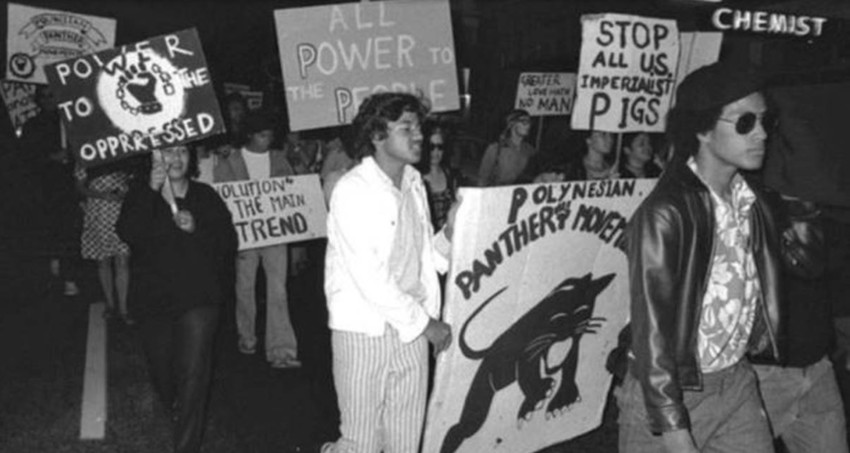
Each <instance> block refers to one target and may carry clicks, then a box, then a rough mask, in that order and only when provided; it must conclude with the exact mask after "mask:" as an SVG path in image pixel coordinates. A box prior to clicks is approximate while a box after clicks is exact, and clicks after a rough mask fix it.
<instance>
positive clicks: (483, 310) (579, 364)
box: [423, 179, 655, 453]
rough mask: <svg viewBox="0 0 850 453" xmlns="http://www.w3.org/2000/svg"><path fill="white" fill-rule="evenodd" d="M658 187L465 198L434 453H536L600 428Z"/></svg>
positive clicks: (466, 194) (623, 183)
mask: <svg viewBox="0 0 850 453" xmlns="http://www.w3.org/2000/svg"><path fill="white" fill-rule="evenodd" d="M654 184H655V181H654V180H635V179H620V180H604V181H582V182H570V183H559V184H538V185H526V186H512V187H499V188H488V189H462V190H461V193H460V198H461V199H462V200H463V202H462V203H461V205H460V208H459V210H458V213H457V220H456V223H455V232H454V237H453V240H452V246H453V249H452V270H451V273H450V275H449V278H448V281H447V287H446V303H445V306H444V318H445V320H446V321H447V322H448V323H449V324H450V325H451V328H452V332H453V333H454V339H453V341H452V345H451V346H450V347H449V349H448V350H447V351H446V352H445V353H443V354H441V355H440V356H439V357H438V359H437V360H438V361H437V369H436V377H435V388H434V393H433V396H432V398H431V401H430V403H429V410H428V423H427V426H426V432H425V444H424V447H425V448H424V450H423V451H424V453H434V452H438V451H439V452H440V453H454V452H476V453H477V452H482V451H505V452H512V453H531V452H536V451H538V450H540V449H542V448H544V447H546V446H548V445H552V444H555V443H558V442H563V441H565V440H567V439H570V438H572V437H575V436H577V435H580V434H582V433H584V432H587V431H589V430H591V429H593V428H595V427H596V426H599V424H600V423H601V422H602V411H603V409H604V406H605V399H606V395H607V393H608V387H609V385H610V382H611V375H610V374H609V373H608V372H607V371H606V370H605V360H606V357H607V355H608V353H609V352H610V351H611V350H612V349H613V348H614V347H615V346H616V344H617V335H618V334H619V332H620V330H621V329H622V328H623V327H624V326H625V324H626V321H627V318H628V300H629V296H628V278H627V264H626V256H625V254H624V253H623V252H622V251H621V250H620V249H619V248H618V247H619V244H620V241H621V240H622V238H623V232H624V229H625V226H626V221H627V219H628V218H629V217H630V216H631V215H632V213H633V212H634V210H635V209H636V208H637V206H638V204H639V203H640V201H641V200H642V199H643V197H645V196H646V195H647V194H648V193H649V191H650V190H651V189H652V187H653V185H654Z"/></svg>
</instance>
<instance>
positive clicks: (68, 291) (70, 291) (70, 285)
mask: <svg viewBox="0 0 850 453" xmlns="http://www.w3.org/2000/svg"><path fill="white" fill-rule="evenodd" d="M62 295H63V296H67V297H74V296H79V295H80V288H78V287H77V283H76V282H72V281H66V282H65V289H64V291H62Z"/></svg>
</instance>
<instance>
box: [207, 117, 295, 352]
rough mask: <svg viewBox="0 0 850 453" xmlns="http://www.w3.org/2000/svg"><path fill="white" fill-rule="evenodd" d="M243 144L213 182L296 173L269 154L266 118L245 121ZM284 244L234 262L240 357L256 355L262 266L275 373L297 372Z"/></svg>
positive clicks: (281, 158) (280, 156)
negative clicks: (278, 370)
mask: <svg viewBox="0 0 850 453" xmlns="http://www.w3.org/2000/svg"><path fill="white" fill-rule="evenodd" d="M244 127H245V133H246V135H247V142H246V143H245V145H244V146H243V147H242V148H241V149H239V150H238V151H236V152H234V153H231V154H230V156H228V157H227V158H226V159H219V161H218V164H217V165H216V167H215V172H214V179H215V182H228V181H244V180H254V179H268V178H274V177H278V176H287V175H292V174H294V173H295V172H294V171H293V170H292V167H291V166H290V165H289V162H287V160H286V156H285V154H284V153H283V152H280V151H274V150H271V151H270V150H269V147H270V146H271V143H272V141H273V140H274V127H275V125H274V122H273V120H272V119H271V118H270V117H267V116H264V115H260V114H255V115H252V116H249V117H248V118H247V119H246V121H245V126H244ZM288 259H289V253H288V248H287V246H286V244H280V245H272V246H268V247H260V248H255V249H249V250H243V251H241V252H239V254H238V256H237V259H236V328H237V330H238V333H239V344H238V346H239V351H240V352H242V353H243V354H253V353H254V352H256V344H257V336H256V333H255V330H254V327H255V326H254V325H255V321H256V316H257V306H256V300H255V294H254V292H255V291H254V285H255V281H256V278H257V267H258V266H259V265H260V263H261V262H262V264H263V269H264V270H265V272H266V347H265V351H266V360H268V361H269V363H270V364H271V366H272V367H274V368H297V367H299V366H301V362H300V361H298V344H297V340H296V338H295V331H294V330H293V328H292V322H291V321H290V318H289V300H288V297H287V294H286V277H287V264H288Z"/></svg>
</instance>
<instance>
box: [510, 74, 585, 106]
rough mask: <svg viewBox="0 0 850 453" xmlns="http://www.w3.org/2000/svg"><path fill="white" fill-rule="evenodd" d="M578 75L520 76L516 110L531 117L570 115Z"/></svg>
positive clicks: (515, 104)
mask: <svg viewBox="0 0 850 453" xmlns="http://www.w3.org/2000/svg"><path fill="white" fill-rule="evenodd" d="M575 86H576V75H575V74H573V73H567V72H524V73H522V74H520V75H519V84H518V85H517V89H516V101H515V102H514V108H517V109H523V110H526V111H528V113H529V114H530V115H531V116H555V115H569V114H570V112H571V111H572V109H573V94H574V92H575Z"/></svg>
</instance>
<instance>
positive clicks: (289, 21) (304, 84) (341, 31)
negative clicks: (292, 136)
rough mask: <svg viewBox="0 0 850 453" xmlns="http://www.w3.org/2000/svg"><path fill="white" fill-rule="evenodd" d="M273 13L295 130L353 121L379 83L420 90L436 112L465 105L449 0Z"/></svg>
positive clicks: (385, 87)
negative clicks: (462, 98)
mask: <svg viewBox="0 0 850 453" xmlns="http://www.w3.org/2000/svg"><path fill="white" fill-rule="evenodd" d="M274 18H275V25H276V27H277V42H278V49H279V51H280V62H281V68H282V71H283V80H284V85H285V89H286V104H287V107H288V110H289V127H290V129H291V130H293V131H298V130H303V129H313V128H319V127H325V126H338V125H342V124H348V123H350V122H351V120H352V118H353V117H354V115H355V114H356V113H357V108H358V107H359V106H360V103H361V102H363V99H365V98H366V97H368V96H369V95H370V94H372V93H376V92H381V91H403V92H409V93H414V94H417V95H422V96H423V97H424V98H426V99H427V101H428V102H429V103H430V105H431V110H432V111H434V112H442V111H447V110H456V109H458V108H459V107H460V101H459V98H458V82H457V73H456V69H455V50H454V39H453V37H452V26H451V14H450V10H449V2H448V1H447V0H425V1H416V2H402V1H382V2H360V3H348V4H338V5H329V6H316V7H309V8H293V9H283V10H276V11H275V13H274Z"/></svg>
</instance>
